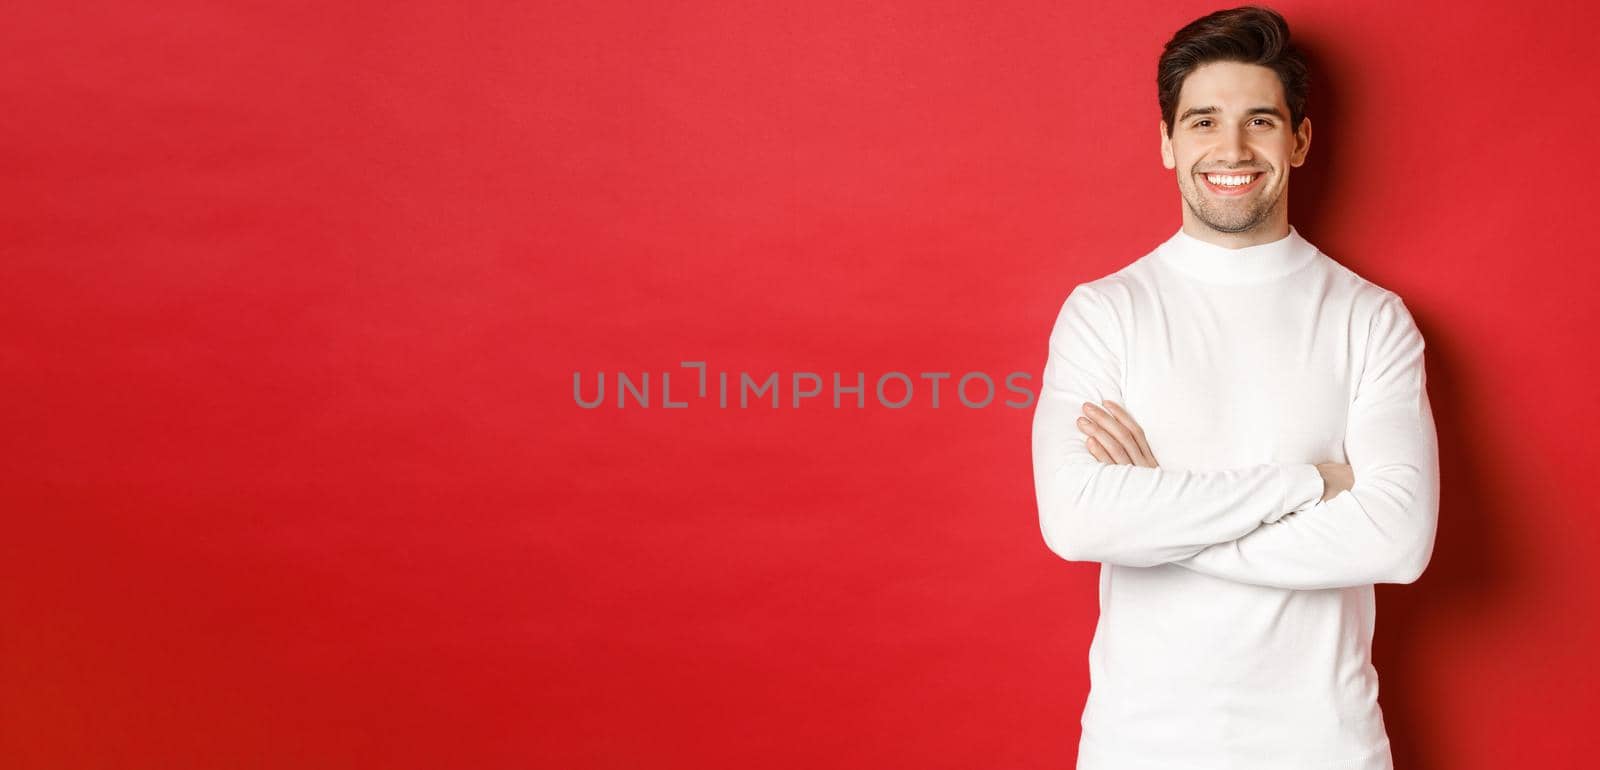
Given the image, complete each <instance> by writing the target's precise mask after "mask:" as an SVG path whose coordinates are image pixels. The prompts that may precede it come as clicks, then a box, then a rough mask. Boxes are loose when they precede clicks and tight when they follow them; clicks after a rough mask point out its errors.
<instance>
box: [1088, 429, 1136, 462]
mask: <svg viewBox="0 0 1600 770" xmlns="http://www.w3.org/2000/svg"><path fill="white" fill-rule="evenodd" d="M1078 430H1081V431H1083V432H1084V433H1085V434H1088V435H1089V436H1090V437H1092V438H1096V439H1099V444H1100V447H1101V449H1103V450H1105V452H1106V453H1107V454H1108V455H1110V458H1111V459H1110V460H1109V462H1114V463H1116V464H1118V465H1133V464H1134V461H1133V458H1132V457H1130V456H1129V454H1128V448H1127V447H1125V446H1123V444H1122V442H1121V441H1119V440H1118V439H1117V437H1116V436H1113V435H1111V434H1110V433H1108V432H1107V431H1106V430H1105V429H1104V428H1102V427H1101V426H1100V425H1099V423H1098V422H1095V421H1091V420H1089V419H1088V418H1084V417H1079V418H1078Z"/></svg>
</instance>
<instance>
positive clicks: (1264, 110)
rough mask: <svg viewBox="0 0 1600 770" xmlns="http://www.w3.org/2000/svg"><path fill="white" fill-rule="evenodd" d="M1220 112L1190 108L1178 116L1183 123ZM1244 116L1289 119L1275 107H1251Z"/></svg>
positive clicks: (1208, 108) (1207, 108)
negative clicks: (1267, 116)
mask: <svg viewBox="0 0 1600 770" xmlns="http://www.w3.org/2000/svg"><path fill="white" fill-rule="evenodd" d="M1219 112H1222V110H1221V109H1218V108H1216V107H1212V106H1205V107H1190V108H1189V109H1187V110H1184V111H1183V114H1182V115H1179V116H1178V122H1179V123H1182V122H1184V121H1185V120H1188V119H1189V118H1190V117H1193V116H1195V115H1215V114H1217V113H1219ZM1244 114H1245V115H1247V116H1248V115H1271V116H1273V117H1275V118H1277V119H1279V120H1288V118H1286V117H1284V115H1283V110H1280V109H1278V108H1277V107H1274V106H1261V107H1251V108H1250V109H1248V110H1245V111H1244Z"/></svg>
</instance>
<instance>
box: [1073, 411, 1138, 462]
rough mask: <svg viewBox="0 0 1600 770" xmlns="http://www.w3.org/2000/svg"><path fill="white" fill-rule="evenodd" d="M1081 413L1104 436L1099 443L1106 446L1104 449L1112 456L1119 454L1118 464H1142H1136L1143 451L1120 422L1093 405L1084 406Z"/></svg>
mask: <svg viewBox="0 0 1600 770" xmlns="http://www.w3.org/2000/svg"><path fill="white" fill-rule="evenodd" d="M1083 411H1084V413H1085V414H1087V415H1089V419H1090V420H1093V421H1094V424H1095V425H1096V426H1097V427H1098V428H1099V430H1100V432H1101V433H1104V434H1106V437H1105V438H1102V439H1101V443H1103V444H1106V445H1107V446H1106V449H1108V450H1110V451H1111V453H1112V454H1113V455H1116V454H1118V453H1120V456H1119V457H1118V461H1119V462H1125V463H1128V464H1130V465H1142V464H1144V463H1140V462H1137V460H1141V459H1143V456H1144V450H1142V449H1140V448H1139V442H1138V441H1137V440H1135V439H1134V437H1133V433H1132V432H1131V431H1129V430H1128V427H1127V426H1126V425H1123V424H1122V421H1121V420H1119V419H1117V417H1115V416H1114V415H1112V414H1111V413H1110V412H1108V411H1106V410H1104V409H1102V408H1100V407H1098V406H1095V405H1094V404H1084V405H1083Z"/></svg>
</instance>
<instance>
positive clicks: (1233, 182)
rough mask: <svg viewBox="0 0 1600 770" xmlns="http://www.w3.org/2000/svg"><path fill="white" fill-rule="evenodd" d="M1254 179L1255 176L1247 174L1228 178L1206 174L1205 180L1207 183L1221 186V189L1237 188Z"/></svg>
mask: <svg viewBox="0 0 1600 770" xmlns="http://www.w3.org/2000/svg"><path fill="white" fill-rule="evenodd" d="M1254 178H1255V174H1247V175H1245V176H1231V175H1230V176H1223V175H1220V174H1206V180H1207V181H1209V182H1211V183H1212V184H1214V185H1220V186H1223V187H1238V186H1239V185H1242V184H1249V183H1250V180H1251V179H1254Z"/></svg>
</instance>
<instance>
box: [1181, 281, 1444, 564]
mask: <svg viewBox="0 0 1600 770" xmlns="http://www.w3.org/2000/svg"><path fill="white" fill-rule="evenodd" d="M1423 344H1424V343H1423V339H1422V334H1421V333H1420V332H1419V331H1418V330H1417V326H1416V323H1415V322H1414V321H1413V319H1412V317H1411V314H1410V312H1408V311H1407V309H1406V306H1405V303H1404V302H1402V301H1401V300H1400V298H1399V297H1398V296H1397V295H1394V294H1393V293H1392V292H1391V293H1390V295H1389V296H1388V297H1386V298H1385V299H1384V301H1383V303H1382V304H1381V305H1380V306H1379V308H1378V309H1377V311H1376V312H1375V315H1374V318H1373V328H1372V337H1371V338H1370V341H1369V343H1368V346H1367V354H1366V356H1367V358H1366V363H1365V365H1364V367H1363V369H1362V374H1361V380H1360V382H1359V384H1358V385H1357V388H1356V397H1355V400H1354V402H1353V403H1352V404H1351V407H1350V414H1349V420H1348V424H1347V426H1346V430H1345V441H1344V446H1345V454H1346V456H1347V458H1348V462H1349V463H1350V465H1351V467H1352V468H1353V469H1354V471H1355V484H1354V486H1353V488H1351V489H1349V490H1347V491H1344V492H1340V493H1339V494H1338V495H1336V496H1334V497H1333V498H1332V499H1330V500H1327V501H1326V502H1320V503H1318V504H1316V505H1314V506H1312V507H1310V508H1309V509H1307V510H1304V511H1301V512H1297V513H1294V514H1292V515H1288V516H1285V517H1283V518H1282V519H1280V520H1279V521H1277V522H1273V523H1271V524H1265V525H1263V526H1262V527H1260V528H1259V529H1257V530H1256V531H1254V532H1251V533H1250V534H1248V535H1245V536H1244V537H1241V538H1239V539H1237V540H1234V541H1232V542H1228V543H1221V544H1218V545H1214V546H1211V547H1209V548H1206V549H1205V550H1202V551H1200V552H1199V553H1197V554H1195V555H1194V556H1191V557H1189V558H1187V559H1184V560H1181V561H1177V562H1175V563H1176V564H1178V565H1180V566H1183V567H1187V568H1189V569H1192V570H1195V571H1197V572H1201V573H1204V574H1207V575H1212V576H1215V577H1220V578H1227V579H1230V580H1234V581H1237V582H1243V583H1254V584H1257V585H1265V586H1274V587H1279V588H1296V589H1320V588H1342V587H1348V586H1357V585H1368V584H1373V583H1410V582H1412V581H1414V580H1416V579H1417V578H1418V577H1419V576H1420V575H1421V574H1422V571H1423V569H1424V568H1425V567H1426V566H1427V565H1428V560H1429V558H1430V557H1431V555H1432V553H1433V543H1434V534H1435V531H1436V529H1437V525H1438V520H1439V447H1438V437H1437V435H1436V432H1435V428H1434V420H1433V409H1432V407H1431V405H1430V404H1429V402H1428V388H1427V372H1426V370H1425V368H1424V366H1423Z"/></svg>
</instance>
